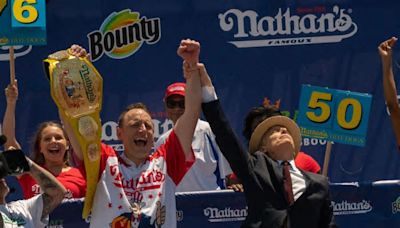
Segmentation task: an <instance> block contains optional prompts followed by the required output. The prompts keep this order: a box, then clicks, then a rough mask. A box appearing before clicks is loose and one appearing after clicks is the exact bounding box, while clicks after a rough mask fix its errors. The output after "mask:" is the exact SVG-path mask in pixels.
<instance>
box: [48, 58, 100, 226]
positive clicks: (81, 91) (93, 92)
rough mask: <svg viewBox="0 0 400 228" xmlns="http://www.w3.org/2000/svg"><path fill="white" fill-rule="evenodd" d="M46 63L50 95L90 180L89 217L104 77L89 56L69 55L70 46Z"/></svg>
mask: <svg viewBox="0 0 400 228" xmlns="http://www.w3.org/2000/svg"><path fill="white" fill-rule="evenodd" d="M44 65H45V71H46V74H47V77H48V78H49V80H50V89H51V96H52V98H53V100H54V102H55V103H56V105H57V107H58V110H59V113H60V114H61V115H62V116H63V118H64V120H65V121H67V122H68V123H69V124H70V126H71V127H72V129H73V131H74V135H75V136H76V138H77V140H78V143H79V145H80V148H81V151H82V155H83V160H84V163H85V170H86V181H87V187H86V195H85V203H84V207H83V211H82V217H83V218H85V219H86V218H87V217H88V216H89V214H90V211H91V209H92V205H93V198H94V194H95V192H96V186H97V182H98V177H99V169H100V151H101V145H100V141H101V123H100V110H101V103H102V95H103V79H102V78H101V76H100V74H99V72H97V70H96V68H95V67H94V66H93V65H92V64H91V62H90V61H89V60H88V59H86V58H80V57H75V56H73V55H70V54H69V52H68V50H64V51H59V52H56V53H54V54H51V55H49V56H48V58H47V59H45V60H44Z"/></svg>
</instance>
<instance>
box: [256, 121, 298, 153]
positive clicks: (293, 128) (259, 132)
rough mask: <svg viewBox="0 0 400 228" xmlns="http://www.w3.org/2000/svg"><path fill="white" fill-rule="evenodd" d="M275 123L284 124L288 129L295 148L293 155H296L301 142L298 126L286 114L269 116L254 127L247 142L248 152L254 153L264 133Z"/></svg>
mask: <svg viewBox="0 0 400 228" xmlns="http://www.w3.org/2000/svg"><path fill="white" fill-rule="evenodd" d="M276 125H279V126H284V127H286V129H287V130H288V131H289V133H290V135H291V136H292V138H293V142H294V149H295V154H294V156H295V157H296V155H297V153H298V152H299V151H300V144H301V134H300V128H299V126H297V124H296V123H295V122H294V121H293V120H292V119H290V118H288V117H286V116H272V117H269V118H267V119H265V120H264V121H263V122H261V123H260V124H259V125H258V126H257V127H256V129H255V130H254V132H253V134H252V135H251V138H250V143H249V151H250V153H254V152H256V151H257V150H258V149H259V147H260V144H261V142H262V139H263V136H264V134H265V133H266V132H267V131H268V129H270V128H271V127H273V126H276Z"/></svg>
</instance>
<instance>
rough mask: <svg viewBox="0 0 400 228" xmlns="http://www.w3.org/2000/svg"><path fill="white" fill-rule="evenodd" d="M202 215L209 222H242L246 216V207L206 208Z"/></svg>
mask: <svg viewBox="0 0 400 228" xmlns="http://www.w3.org/2000/svg"><path fill="white" fill-rule="evenodd" d="M203 213H204V215H205V216H207V217H208V221H210V222H230V221H243V220H245V219H246V216H247V207H246V208H242V209H232V208H230V207H226V208H224V209H219V208H216V207H207V208H206V209H204V210H203Z"/></svg>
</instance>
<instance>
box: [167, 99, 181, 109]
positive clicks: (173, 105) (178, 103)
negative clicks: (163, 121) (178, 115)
mask: <svg viewBox="0 0 400 228" xmlns="http://www.w3.org/2000/svg"><path fill="white" fill-rule="evenodd" d="M176 107H179V108H182V109H183V108H185V100H180V101H174V100H167V108H171V109H172V108H176Z"/></svg>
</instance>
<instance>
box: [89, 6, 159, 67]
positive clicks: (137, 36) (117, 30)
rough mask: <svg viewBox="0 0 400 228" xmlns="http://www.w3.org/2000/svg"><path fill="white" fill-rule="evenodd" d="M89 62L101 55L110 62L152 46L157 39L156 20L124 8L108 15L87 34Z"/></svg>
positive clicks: (157, 21)
mask: <svg viewBox="0 0 400 228" xmlns="http://www.w3.org/2000/svg"><path fill="white" fill-rule="evenodd" d="M87 37H88V39H89V49H90V57H91V60H92V62H94V61H96V60H98V59H99V58H100V57H101V56H102V55H103V54H104V53H105V54H106V55H107V56H109V57H110V58H113V59H124V58H127V57H129V56H131V55H133V54H134V53H135V52H137V51H138V50H139V49H140V47H141V46H142V44H143V42H146V43H147V44H150V45H151V44H155V43H157V42H158V41H159V40H160V37H161V24H160V18H150V19H147V18H146V17H140V14H139V13H138V12H131V10H130V9H125V10H122V11H120V12H113V13H111V14H110V15H109V16H108V17H107V18H106V19H105V20H104V21H103V23H102V25H101V26H100V29H99V30H96V31H93V32H91V33H89V34H88V35H87Z"/></svg>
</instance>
